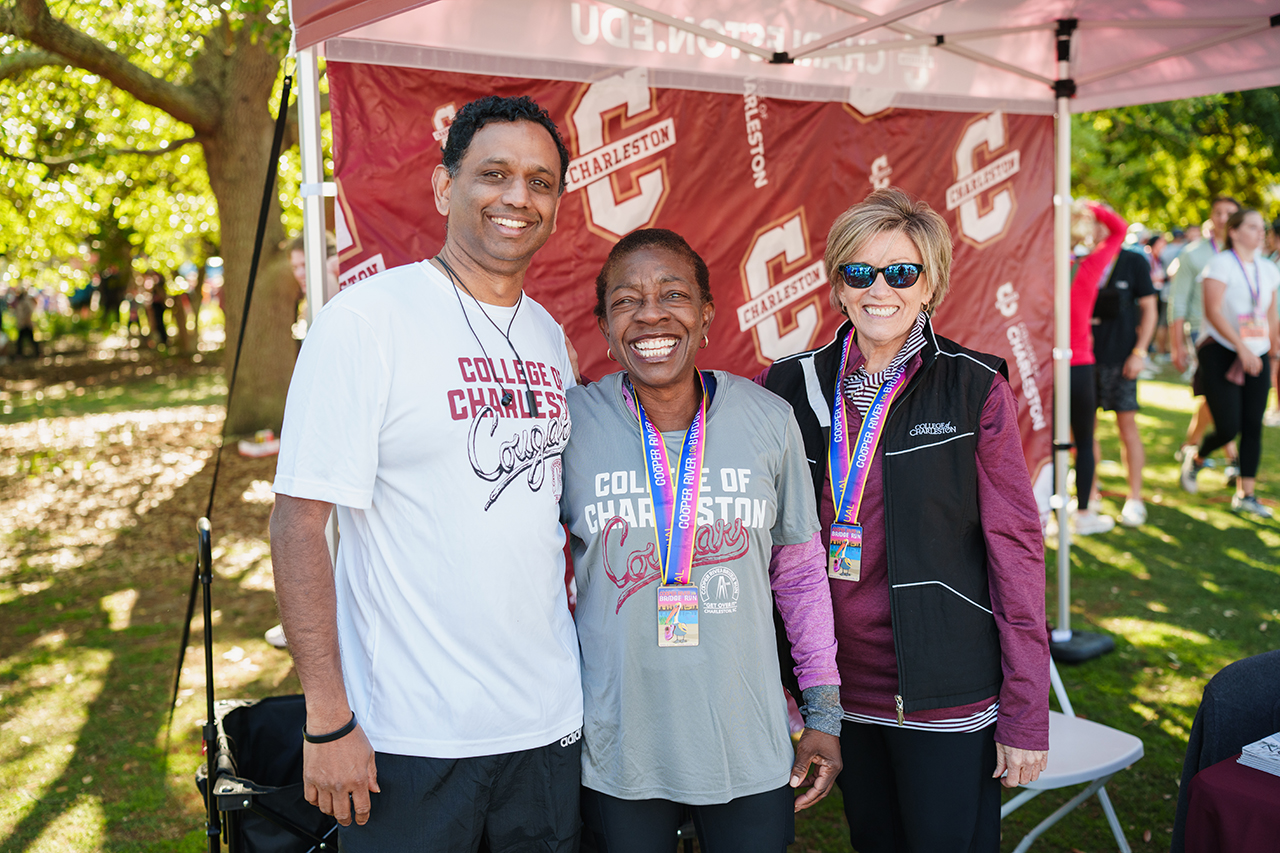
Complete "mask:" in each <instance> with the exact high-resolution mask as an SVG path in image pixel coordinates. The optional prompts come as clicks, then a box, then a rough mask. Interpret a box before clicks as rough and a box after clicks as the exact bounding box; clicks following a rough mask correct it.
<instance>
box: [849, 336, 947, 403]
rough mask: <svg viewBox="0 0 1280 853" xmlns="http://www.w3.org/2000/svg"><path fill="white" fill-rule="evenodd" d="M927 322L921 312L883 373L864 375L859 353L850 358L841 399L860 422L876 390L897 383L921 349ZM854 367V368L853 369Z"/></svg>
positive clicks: (864, 363)
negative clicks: (851, 406) (843, 395)
mask: <svg viewBox="0 0 1280 853" xmlns="http://www.w3.org/2000/svg"><path fill="white" fill-rule="evenodd" d="M927 321H928V315H927V314H925V312H923V311H921V312H920V313H919V315H917V316H916V321H915V323H914V324H913V325H912V326H911V331H910V332H908V333H907V339H906V341H905V342H903V344H902V349H900V350H898V354H897V355H895V356H894V357H893V360H892V361H891V362H889V366H888V367H886V368H885V369H884V370H878V371H876V372H875V373H868V372H867V370H866V359H865V358H864V357H863V355H862V353H861V352H860V351H859V352H858V354H857V356H856V357H855V356H852V354H851V357H850V364H849V365H846V366H845V371H846V372H845V375H844V377H843V380H842V381H841V387H842V388H843V389H844V393H845V396H846V397H847V398H848V399H849V402H850V403H852V404H853V406H854V408H856V409H857V410H858V413H859V414H861V415H862V416H863V417H864V418H865V417H866V416H867V409H869V408H870V407H871V403H872V401H873V400H875V397H876V392H877V391H879V390H880V386H881V385H883V384H884V383H886V382H892V381H893V380H895V379H897V378H898V377H899V376H900V375H901V374H902V371H904V370H906V368H907V365H908V364H909V363H910V362H911V359H912V358H913V357H915V355H916V353H918V352H920V350H922V349H924V345H925V338H924V327H925V323H926V322H927ZM857 343H858V342H857V339H856V338H855V339H854V348H855V349H856V348H857ZM854 365H856V367H855V366H854Z"/></svg>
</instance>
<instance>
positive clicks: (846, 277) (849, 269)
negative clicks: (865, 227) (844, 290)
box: [836, 264, 924, 290]
mask: <svg viewBox="0 0 1280 853" xmlns="http://www.w3.org/2000/svg"><path fill="white" fill-rule="evenodd" d="M922 272H924V264H889V266H887V267H873V266H871V264H841V265H840V266H839V267H837V268H836V274H837V275H839V276H840V281H841V282H842V283H843V284H844V285H845V286H846V287H854V288H857V289H858V290H862V289H864V288H867V287H870V286H871V285H873V284H875V281H876V277H877V276H879V275H880V274H881V273H883V274H884V282H885V284H887V285H889V286H890V287H895V288H897V289H899V290H902V289H905V288H908V287H911V285H913V284H915V283H916V282H917V281H919V280H920V273H922Z"/></svg>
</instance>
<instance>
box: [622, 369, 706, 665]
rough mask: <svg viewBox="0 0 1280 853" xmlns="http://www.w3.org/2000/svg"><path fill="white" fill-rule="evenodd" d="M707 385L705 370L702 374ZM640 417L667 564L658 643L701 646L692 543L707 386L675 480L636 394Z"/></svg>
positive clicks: (660, 555)
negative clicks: (691, 578) (693, 582)
mask: <svg viewBox="0 0 1280 853" xmlns="http://www.w3.org/2000/svg"><path fill="white" fill-rule="evenodd" d="M698 382H699V384H700V385H701V383H702V374H701V373H698ZM633 397H634V399H635V404H636V417H637V418H639V420H640V433H641V435H642V437H643V439H644V461H645V472H646V473H647V474H648V477H649V494H650V496H651V497H652V498H653V515H654V521H655V523H656V526H657V528H658V536H657V539H658V559H659V560H660V561H661V562H662V585H661V586H659V587H658V645H659V646H662V647H669V646H696V645H698V589H697V587H695V586H692V585H691V584H690V576H691V575H692V574H693V542H694V538H695V537H696V535H697V532H698V519H697V516H698V492H699V489H700V488H701V485H702V457H703V451H704V450H705V447H706V441H707V435H706V423H707V392H706V387H705V386H702V402H701V403H699V404H698V413H697V414H696V415H695V416H694V418H693V423H692V424H690V425H689V429H688V431H687V432H686V433H685V435H684V446H683V448H682V449H681V451H680V467H679V468H678V469H676V472H675V475H674V479H673V476H672V474H671V466H670V465H668V464H667V447H666V445H665V444H664V443H663V441H662V433H660V432H658V429H657V427H655V426H654V425H653V424H652V423H650V421H649V418H648V416H646V415H645V413H644V406H642V405H640V398H639V397H635V396H634V395H633Z"/></svg>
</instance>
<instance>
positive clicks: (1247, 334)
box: [1239, 314, 1271, 352]
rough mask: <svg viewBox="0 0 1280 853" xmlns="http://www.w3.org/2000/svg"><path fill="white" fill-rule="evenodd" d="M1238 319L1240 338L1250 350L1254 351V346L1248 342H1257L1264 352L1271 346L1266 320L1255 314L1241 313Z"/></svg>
mask: <svg viewBox="0 0 1280 853" xmlns="http://www.w3.org/2000/svg"><path fill="white" fill-rule="evenodd" d="M1239 320H1240V340H1242V341H1244V345H1245V347H1246V348H1248V349H1249V351H1250V352H1254V348H1253V347H1252V346H1250V344H1253V343H1258V344H1261V345H1262V351H1263V352H1266V351H1267V350H1269V349H1270V348H1271V340H1270V334H1269V332H1268V331H1267V321H1266V319H1265V318H1263V317H1259V316H1258V315H1257V314H1241V315H1240V317H1239Z"/></svg>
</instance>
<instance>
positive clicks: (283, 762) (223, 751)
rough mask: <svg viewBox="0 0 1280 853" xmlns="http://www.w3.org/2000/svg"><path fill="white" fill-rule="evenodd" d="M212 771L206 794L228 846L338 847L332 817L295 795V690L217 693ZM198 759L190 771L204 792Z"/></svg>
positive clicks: (276, 850) (266, 852)
mask: <svg viewBox="0 0 1280 853" xmlns="http://www.w3.org/2000/svg"><path fill="white" fill-rule="evenodd" d="M214 713H215V716H216V718H217V728H218V764H217V767H218V778H217V781H216V784H215V785H214V794H215V795H216V796H217V798H218V811H219V812H220V813H221V815H222V823H223V826H222V837H223V840H224V841H225V842H226V844H227V849H228V850H229V851H231V853H311V851H315V853H325V851H336V850H337V849H338V836H337V828H338V824H337V821H335V820H334V819H333V818H332V817H330V816H329V815H326V814H324V813H323V812H321V811H320V810H319V809H317V808H316V807H315V806H313V805H311V804H310V803H308V802H307V801H306V800H305V799H303V795H302V726H303V723H304V722H305V720H306V706H305V704H304V700H303V697H302V696H272V697H270V698H267V699H260V700H258V701H256V702H255V701H246V700H238V699H237V700H223V701H220V702H218V703H217V704H216V706H215V709H214ZM207 777H208V772H207V768H206V765H205V764H203V763H202V764H201V765H200V768H199V769H198V770H197V771H196V786H197V787H198V788H199V789H200V793H201V795H204V793H205V790H206V785H207V784H208V778H207Z"/></svg>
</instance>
